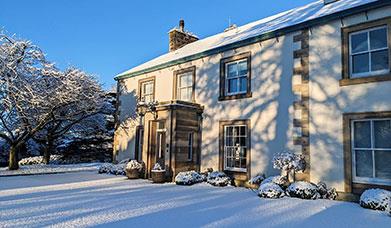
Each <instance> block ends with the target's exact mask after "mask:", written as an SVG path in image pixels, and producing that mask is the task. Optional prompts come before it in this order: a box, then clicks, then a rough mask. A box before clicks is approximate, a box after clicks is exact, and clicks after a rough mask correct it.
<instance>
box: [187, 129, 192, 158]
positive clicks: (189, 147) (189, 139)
mask: <svg viewBox="0 0 391 228" xmlns="http://www.w3.org/2000/svg"><path fill="white" fill-rule="evenodd" d="M193 141H194V133H193V132H191V133H189V136H188V144H187V146H188V151H187V160H189V161H192V160H193Z"/></svg>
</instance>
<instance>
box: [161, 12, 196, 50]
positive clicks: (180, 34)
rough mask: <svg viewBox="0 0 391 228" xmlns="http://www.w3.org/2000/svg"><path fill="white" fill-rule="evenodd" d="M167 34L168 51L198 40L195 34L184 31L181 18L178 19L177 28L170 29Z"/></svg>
mask: <svg viewBox="0 0 391 228" xmlns="http://www.w3.org/2000/svg"><path fill="white" fill-rule="evenodd" d="M168 35H169V42H170V43H169V51H170V52H172V51H175V50H178V49H179V48H181V47H183V46H185V45H187V44H190V43H192V42H194V41H197V40H198V37H197V36H195V35H193V34H191V33H190V32H187V31H185V21H184V20H182V19H181V20H180V21H179V28H173V29H171V30H170V32H169V33H168Z"/></svg>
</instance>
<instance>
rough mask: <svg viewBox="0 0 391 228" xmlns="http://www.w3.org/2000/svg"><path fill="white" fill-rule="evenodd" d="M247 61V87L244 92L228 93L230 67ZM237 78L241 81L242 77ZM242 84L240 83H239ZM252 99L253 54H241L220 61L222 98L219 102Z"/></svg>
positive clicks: (220, 97)
mask: <svg viewBox="0 0 391 228" xmlns="http://www.w3.org/2000/svg"><path fill="white" fill-rule="evenodd" d="M242 61H247V86H246V88H247V89H246V91H244V92H235V93H228V75H227V73H228V65H229V64H233V63H239V62H242ZM236 78H238V79H239V81H240V78H241V77H240V76H239V75H238V76H237V77H236ZM238 83H240V82H238ZM249 97H252V91H251V52H245V53H240V54H237V55H234V56H231V57H227V58H223V59H221V60H220V96H219V101H225V100H233V99H243V98H249Z"/></svg>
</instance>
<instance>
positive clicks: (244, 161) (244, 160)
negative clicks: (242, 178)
mask: <svg viewBox="0 0 391 228" xmlns="http://www.w3.org/2000/svg"><path fill="white" fill-rule="evenodd" d="M240 164H241V166H240V168H242V169H245V168H246V159H245V158H244V159H241V160H240Z"/></svg>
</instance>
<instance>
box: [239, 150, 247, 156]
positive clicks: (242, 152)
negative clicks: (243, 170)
mask: <svg viewBox="0 0 391 228" xmlns="http://www.w3.org/2000/svg"><path fill="white" fill-rule="evenodd" d="M246 156H247V148H242V151H241V154H240V157H243V158H245V157H246Z"/></svg>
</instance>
